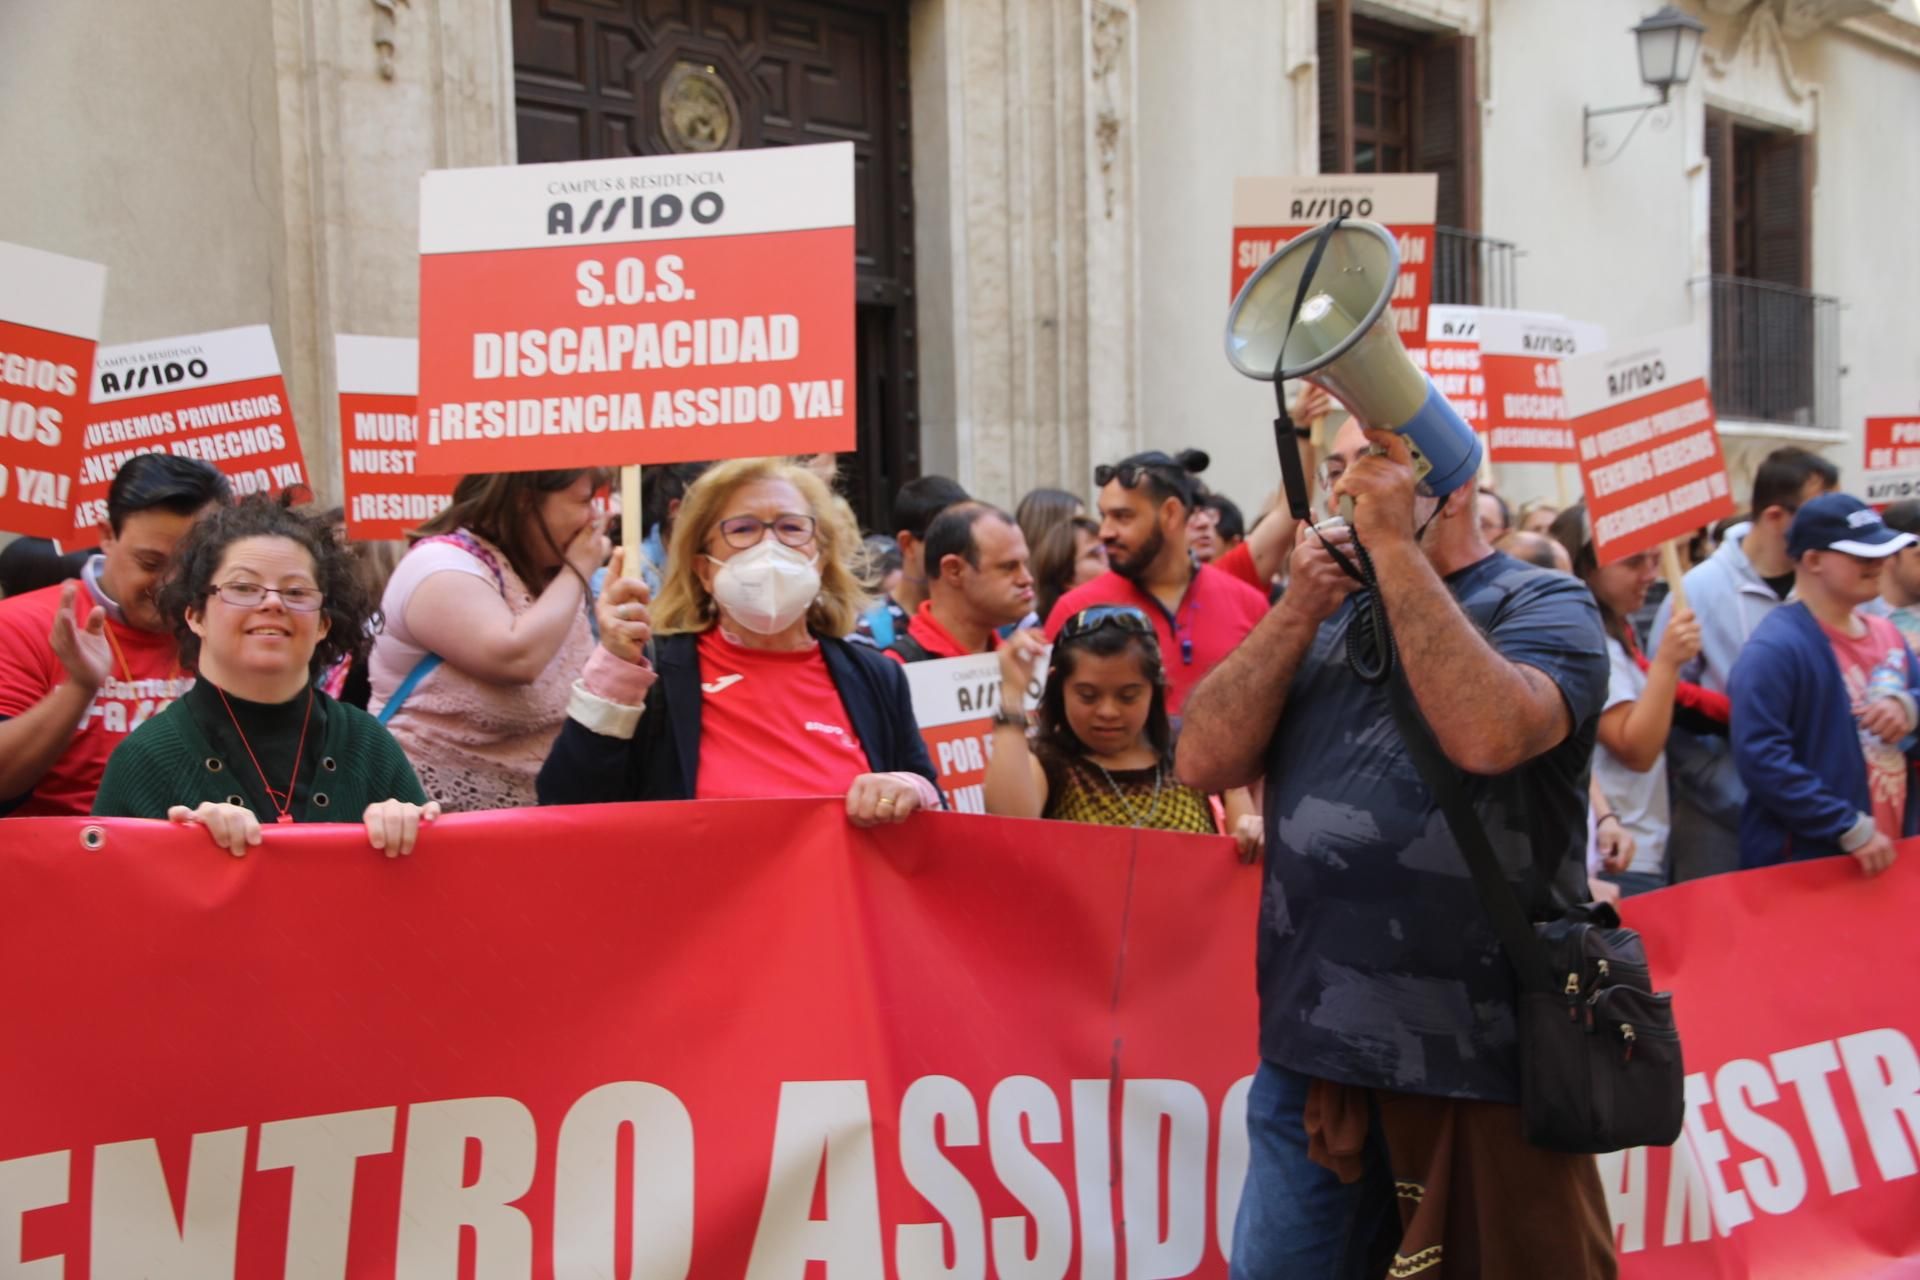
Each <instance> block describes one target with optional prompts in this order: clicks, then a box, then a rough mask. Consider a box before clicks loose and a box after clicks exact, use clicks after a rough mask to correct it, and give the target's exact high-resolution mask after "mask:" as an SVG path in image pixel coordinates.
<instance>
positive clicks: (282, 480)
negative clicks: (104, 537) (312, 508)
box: [72, 324, 313, 530]
mask: <svg viewBox="0 0 1920 1280" xmlns="http://www.w3.org/2000/svg"><path fill="white" fill-rule="evenodd" d="M89 415H90V416H89V418H88V421H87V431H86V451H85V453H84V454H83V455H82V457H81V459H80V471H79V477H78V479H77V481H76V482H75V484H74V507H73V520H72V527H73V528H74V529H75V530H88V529H91V528H93V527H94V526H96V525H98V524H100V523H101V522H102V521H103V520H105V519H106V518H107V488H108V486H110V485H111V484H112V483H113V478H114V477H115V476H116V475H118V474H120V468H121V466H122V465H123V464H124V463H125V462H126V460H127V459H128V458H131V457H134V456H136V455H138V454H142V453H171V454H173V455H175V456H176V457H182V458H198V459H200V460H201V461H202V462H207V463H211V464H212V465H213V466H215V467H218V468H219V469H220V470H221V471H222V472H223V473H225V475H226V477H227V479H228V480H229V481H230V482H231V483H232V485H233V491H234V493H235V494H236V495H239V496H245V495H247V494H252V493H279V492H281V491H282V490H285V489H294V488H307V489H311V488H312V485H313V480H312V478H311V477H310V476H309V475H308V473H307V461H306V458H305V456H304V455H302V453H301V451H300V435H299V433H298V432H297V431H295V430H294V427H293V409H292V406H291V405H290V404H289V403H288V401H287V384H286V380H285V379H284V378H282V377H281V376H280V356H279V354H278V353H277V352H276V351H275V350H274V347H273V330H271V329H269V328H268V327H267V326H266V325H263V324H255V325H247V326H244V327H242V328H239V329H219V330H216V331H214V332H212V333H195V334H188V335H186V336H184V337H179V338H158V339H155V340H154V341H151V342H135V343H130V344H128V345H127V346H124V347H102V348H100V351H99V354H98V356H97V357H96V358H95V360H94V364H93V404H92V407H91V409H90V410H89Z"/></svg>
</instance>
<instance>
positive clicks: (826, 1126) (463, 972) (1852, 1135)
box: [0, 800, 1920, 1280]
mask: <svg viewBox="0 0 1920 1280" xmlns="http://www.w3.org/2000/svg"><path fill="white" fill-rule="evenodd" d="M9 830H10V834H11V838H10V840H9V842H8V844H7V847H6V848H5V849H4V850H0V968H3V969H4V971H5V972H7V973H9V974H12V975H15V977H16V979H17V981H15V982H14V983H13V984H12V987H11V988H10V998H9V1009H8V1034H9V1036H10V1037H11V1038H12V1043H14V1044H16V1045H19V1046H22V1047H23V1048H24V1050H25V1051H22V1052H15V1053H9V1054H4V1055H0V1270H7V1271H11V1272H14V1273H17V1274H19V1275H22V1276H40V1275H43V1274H44V1275H65V1276H69V1277H72V1280H86V1278H87V1277H108V1276H126V1275H176V1276H193V1277H195V1280H238V1278H240V1277H254V1276H278V1275H282V1274H288V1275H294V1274H297V1275H311V1276H323V1275H324V1276H342V1275H352V1276H393V1275H400V1276H408V1277H413V1276H429V1275H447V1276H451V1275H456V1274H464V1273H465V1269H466V1268H472V1269H473V1274H477V1275H483V1276H492V1275H515V1276H530V1277H539V1278H541V1280H546V1278H547V1277H575V1276H587V1275H599V1276H609V1275H612V1276H628V1275H644V1276H649V1277H656V1278H661V1280H665V1278H668V1277H686V1276H700V1277H707V1276H747V1277H775V1276H779V1277H798V1276H801V1275H804V1274H813V1275H823V1276H826V1277H828V1278H829V1280H832V1278H833V1277H840V1276H855V1275H858V1276H882V1275H900V1276H907V1275H923V1274H935V1273H938V1272H940V1271H942V1270H943V1268H944V1267H947V1266H954V1267H956V1268H957V1269H958V1270H960V1271H961V1272H963V1273H965V1274H971V1275H984V1274H996V1275H1014V1274H1036V1273H1041V1272H1043V1273H1044V1274H1047V1275H1049V1276H1061V1275H1074V1276H1081V1277H1097V1278H1099V1280H1112V1278H1113V1277H1114V1276H1116V1275H1120V1274H1125V1275H1128V1276H1160V1277H1179V1276H1200V1277H1224V1276H1225V1275H1226V1265H1225V1259H1226V1256H1227V1250H1228V1248H1229V1245H1230V1241H1231V1238H1232V1225H1233V1218H1234V1213H1235V1210H1236V1208H1237V1206H1238V1201H1239V1196H1240V1190H1241V1182H1242V1179H1243V1176H1244V1171H1245V1168H1246V1161H1247V1142H1246V1131H1245V1114H1246V1100H1247V1090H1248V1087H1249V1077H1250V1073H1251V1070H1252V1068H1253V1067H1254V1065H1255V1063H1256V1062H1257V1046H1256V1044H1255V1028H1256V1025H1257V1019H1256V1011H1255V995H1254V988H1253V983H1252V982H1251V981H1250V977H1251V974H1252V972H1253V960H1254V938H1255V928H1256V915H1257V901H1258V896H1259V887H1260V876H1261V871H1260V870H1259V868H1257V867H1242V866H1240V865H1238V863H1237V862H1236V860H1235V858H1234V856H1233V853H1232V844H1231V842H1229V841H1227V840H1225V839H1223V838H1219V837H1205V836H1184V835H1174V834H1171V833H1166V832H1152V831H1128V830H1115V829H1114V828H1111V827H1095V826H1083V825H1079V824H1075V823H1048V824H1045V825H1041V824H1037V823H1032V822H1018V821H1012V820H1006V819H994V818H978V817H970V816H964V815H952V814H937V813H936V814H919V815H915V816H914V817H913V818H911V819H910V820H909V821H908V822H907V823H905V824H903V825H901V826H883V827H880V828H877V829H874V830H872V831H860V830H856V829H854V828H852V827H850V826H849V825H848V823H847V821H846V818H845V813H844V803H843V802H841V801H839V800H783V801H747V802H718V803H680V804H644V805H619V806H614V805H606V806H587V807H580V808H561V809H543V810H540V811H538V812H497V813H476V814H455V815H450V816H449V817H446V818H443V819H441V820H440V821H439V822H437V823H435V824H434V825H433V826H432V827H431V828H429V829H428V830H426V831H425V832H423V833H422V836H421V841H420V845H419V847H418V849H416V851H415V852H414V854H413V855H412V857H411V858H408V859H402V860H397V861H390V860H388V859H385V858H381V857H379V856H377V855H376V854H374V853H373V852H372V851H371V850H369V849H368V848H367V844H366V835H365V833H364V832H363V831H362V830H361V829H360V828H359V827H358V826H294V827H272V826H270V827H268V828H267V830H266V832H265V833H264V841H265V843H264V844H263V845H262V846H261V848H260V849H258V850H256V851H255V853H254V854H253V855H252V856H250V857H247V858H245V859H234V858H230V857H228V856H227V855H225V854H222V853H219V852H216V851H215V850H214V849H213V848H212V847H211V846H210V844H209V842H208V840H207V838H206V834H205V832H204V831H201V830H199V829H196V828H179V827H172V826H169V825H168V824H166V823H161V822H129V821H117V820H116V821H100V822H89V821H86V820H82V819H15V820H12V821H11V822H10V823H9ZM718 849H724V850H726V851H727V853H726V856H725V857H715V856H713V853H714V851H715V850H718ZM1625 912H1626V922H1627V923H1628V924H1629V925H1630V926H1631V927H1633V928H1635V929H1638V930H1639V931H1640V932H1641V935H1642V937H1643V938H1644V939H1645V941H1646V945H1647V951H1648V955H1649V956H1650V958H1651V960H1652V963H1653V985H1654V986H1655V988H1656V989H1659V990H1665V991H1670V992H1672V994H1673V999H1674V1009H1675V1013H1676V1015H1677V1017H1678V1019H1679V1024H1680V1030H1681V1035H1682V1038H1683V1041H1684V1052H1685V1057H1686V1065H1687V1070H1688V1076H1687V1081H1686V1089H1687V1098H1688V1106H1687V1121H1686V1127H1685V1130H1684V1132H1683V1134H1682V1137H1681V1139H1680V1141H1679V1142H1678V1143H1677V1144H1676V1145H1675V1146H1674V1147H1672V1148H1670V1149H1644V1148H1642V1149H1635V1150H1632V1151H1626V1152H1619V1153H1615V1154H1612V1155H1606V1156H1601V1157H1599V1169H1600V1175H1601V1181H1602V1184H1603V1187H1604V1189H1605V1192H1606V1195H1607V1200H1608V1206H1609V1209H1610V1210H1611V1213H1612V1216H1613V1222H1614V1229H1615V1235H1616V1240H1617V1242H1618V1247H1619V1250H1620V1261H1621V1275H1622V1276H1623V1277H1625V1278H1626V1280H1668V1277H1674V1278H1676V1280H1677V1278H1679V1277H1694V1276H1703V1275H1705V1276H1719V1277H1725V1278H1726V1280H1799V1278H1800V1277H1805V1276H1819V1277H1821V1278H1822V1280H1868V1278H1869V1277H1885V1276H1893V1275H1910V1274H1913V1272H1914V1270H1915V1269H1916V1267H1920V1215H1916V1214H1914V1213H1913V1212H1912V1206H1913V1203H1914V1192H1915V1188H1916V1187H1920V1161H1917V1159H1916V1157H1917V1156H1920V1150H1917V1148H1920V1055H1917V1054H1916V1051H1915V1042H1916V1040H1920V1006H1916V1004H1915V1002H1914V1001H1913V999H1912V998H1911V994H1910V992H1909V990H1908V987H1907V985H1906V984H1904V983H1902V982H1899V981H1888V980H1887V978H1888V975H1900V974H1907V973H1911V972H1913V971H1914V969H1915V966H1916V965H1920V934H1917V933H1916V932H1915V931H1914V930H1912V929H1911V928H1909V927H1907V923H1906V922H1908V921H1910V920H1911V919H1912V918H1913V917H1914V915H1915V914H1916V913H1920V841H1908V842H1906V844H1905V846H1904V847H1903V849H1902V856H1901V858H1900V860H1899V861H1898V862H1896V863H1895V865H1894V867H1893V868H1892V870H1890V871H1888V872H1887V873H1886V874H1884V875H1882V876H1879V877H1876V878H1873V879H1868V878H1866V877H1864V876H1862V875H1860V873H1859V871H1858V870H1857V868H1856V867H1855V865H1854V864H1853V862H1852V861H1851V860H1850V859H1846V858H1826V859H1817V860H1814V861H1811V862H1803V863H1795V864H1791V865H1788V866H1782V867H1775V868H1770V869H1767V870H1764V871H1746V872H1739V873H1737V874H1733V875H1725V876H1716V877H1713V878H1711V879H1707V880H1699V881H1694V882H1691V883H1688V884H1684V885H1679V886H1676V887H1673V888H1669V889H1663V890H1660V891H1658V892H1656V893H1651V894H1645V895H1642V896H1640V897H1637V898H1633V899H1630V900H1628V902H1627V903H1626V906H1625ZM1789 936H1792V937H1802V936H1804V937H1814V938H1831V937H1845V938H1847V939H1850V940H1851V944H1850V945H1848V946H1844V947H1826V948H1815V949H1813V950H1812V951H1808V950H1806V949H1804V948H1803V949H1794V948H1786V947H1779V946H1772V945H1767V944H1766V943H1765V942H1764V940H1766V939H1775V938H1781V937H1789ZM1756 939H1759V940H1762V941H1761V942H1758V943H1756V941H1755V940H1756ZM236 957H239V958H240V959H241V961H243V962H238V963H237V962H236ZM1760 997H1763V998H1760ZM76 1011H81V1012H80V1013H76ZM1391 1051H1392V1049H1391V1046H1383V1052H1388V1053H1390V1052H1391ZM290 1258H291V1259H293V1263H292V1265H291V1266H290V1265H289V1259H290ZM463 1258H464V1259H465V1261H464V1262H463V1261H462V1259H463ZM949 1259H950V1260H951V1261H948V1260H949ZM1902 1259H1905V1260H1906V1262H1905V1263H1904V1267H1905V1269H1904V1270H1903V1269H1902V1266H1903V1264H1902V1263H1901V1261H1900V1260H1902ZM823 1263H824V1266H822V1265H821V1264H823ZM1039 1264H1044V1265H1039ZM1122 1268H1124V1270H1122Z"/></svg>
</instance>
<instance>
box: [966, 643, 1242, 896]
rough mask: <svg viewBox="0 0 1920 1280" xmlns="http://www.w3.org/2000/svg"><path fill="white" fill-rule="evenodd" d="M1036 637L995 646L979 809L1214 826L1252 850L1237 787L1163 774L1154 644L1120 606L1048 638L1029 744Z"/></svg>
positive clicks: (1161, 689)
mask: <svg viewBox="0 0 1920 1280" xmlns="http://www.w3.org/2000/svg"><path fill="white" fill-rule="evenodd" d="M1041 648H1042V644H1041V641H1040V640H1039V639H1038V638H1037V637H1035V636H1033V635H1031V634H1024V633H1023V634H1021V635H1016V636H1014V637H1013V638H1012V639H1011V640H1009V641H1008V642H1007V643H1006V644H1004V645H1002V646H1001V648H1000V678H1001V692H1000V707H1001V711H1000V714H999V715H997V716H996V717H995V718H994V726H993V730H994V732H993V754H992V756H991V758H990V759H989V760H988V762H987V779H986V801H987V812H988V813H991V814H997V815H1000V816H1002V817H1009V818H1058V819H1061V820H1062V821H1066V822H1092V823H1099V824H1102V825H1105V826H1114V827H1145V828H1150V829H1153V830H1158V831H1192V832H1196V833H1200V834H1205V835H1212V834H1216V833H1219V832H1221V831H1222V829H1223V827H1224V829H1225V831H1226V832H1227V833H1228V834H1231V835H1232V836H1233V837H1234V839H1235V840H1236V841H1237V842H1238V844H1239V846H1240V854H1241V857H1242V858H1244V859H1247V860H1251V859H1252V858H1254V857H1256V856H1257V855H1258V854H1259V851H1260V846H1261V843H1262V841H1263V840H1264V835H1263V831H1264V827H1263V824H1262V823H1261V821H1260V816H1259V814H1257V813H1255V812H1254V810H1253V802H1252V798H1251V796H1250V795H1249V794H1248V793H1247V792H1246V790H1245V789H1240V790H1236V791H1233V792H1230V793H1228V795H1227V796H1226V797H1224V804H1223V809H1224V821H1223V820H1221V819H1218V818H1216V816H1215V810H1214V806H1213V803H1212V801H1211V800H1210V799H1209V798H1208V797H1207V796H1206V795H1205V794H1204V793H1202V792H1199V791H1195V790H1194V789H1193V788H1192V787H1189V786H1186V785H1184V784H1182V783H1181V782H1180V781H1178V780H1177V779H1176V778H1175V777H1174V776H1173V728H1172V724H1171V722H1170V721H1169V719H1168V716H1167V683H1166V676H1165V673H1164V672H1163V670H1162V667H1161V662H1160V642H1159V640H1158V639H1157V638H1156V636H1155V634H1154V628H1153V623H1152V622H1151V621H1149V620H1148V618H1147V615H1146V614H1145V613H1144V612H1142V611H1141V610H1139V609H1136V608H1133V607H1132V606H1131V605H1093V606H1091V607H1090V608H1086V609H1082V610H1081V611H1080V612H1079V613H1076V614H1074V615H1073V616H1072V617H1070V618H1068V619H1067V621H1066V623H1065V624H1064V625H1063V626H1062V627H1061V628H1060V635H1059V638H1058V639H1057V640H1056V641H1055V642H1054V646H1053V660H1052V663H1051V664H1050V666H1049V669H1048V671H1047V686H1046V691H1045V692H1044V693H1043V694H1042V695H1041V698H1040V724H1039V727H1038V729H1037V730H1036V732H1035V733H1034V735H1033V740H1032V742H1031V744H1029V742H1028V736H1027V718H1026V715H1025V714H1024V713H1023V712H1019V711H1011V710H1009V708H1015V707H1024V706H1025V705H1026V693H1027V689H1028V688H1029V687H1030V686H1031V682H1032V680H1033V673H1034V667H1035V664H1036V663H1037V662H1038V660H1039V656H1040V652H1041Z"/></svg>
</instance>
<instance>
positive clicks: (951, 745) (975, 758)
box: [907, 649, 1053, 813]
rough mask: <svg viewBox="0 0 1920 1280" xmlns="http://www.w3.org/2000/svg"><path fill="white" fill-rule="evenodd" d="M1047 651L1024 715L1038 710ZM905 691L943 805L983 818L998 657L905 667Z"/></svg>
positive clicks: (1036, 667) (997, 691) (996, 699)
mask: <svg viewBox="0 0 1920 1280" xmlns="http://www.w3.org/2000/svg"><path fill="white" fill-rule="evenodd" d="M1052 652H1053V651H1052V650H1051V649H1047V650H1043V651H1042V652H1041V655H1040V658H1039V660H1038V661H1037V662H1036V663H1035V664H1034V681H1033V685H1032V687H1030V688H1029V689H1028V690H1027V706H1026V709H1027V710H1028V711H1029V712H1031V711H1032V710H1033V709H1034V708H1036V707H1038V706H1039V705H1040V693H1041V690H1042V689H1044V688H1045V687H1046V681H1047V661H1048V658H1049V656H1050V655H1051V654H1052ZM907 688H908V690H909V691H910V692H911V693H912V695H913V718H914V721H915V723H917V724H918V725H919V726H920V736H921V737H923V738H925V739H926V742H927V755H928V756H930V757H931V758H932V760H933V768H934V772H936V773H938V774H939V775H940V776H939V784H940V790H941V791H942V792H944V793H945V794H946V796H947V803H948V804H950V805H952V806H953V808H955V809H957V810H959V811H960V812H961V813H985V812H986V811H987V803H986V796H985V794H984V792H983V784H984V783H985V781H986V776H987V761H988V759H989V758H991V757H992V755H993V717H994V713H995V712H997V711H999V709H1000V657H999V655H998V654H994V653H976V654H973V655H971V656H969V657H965V658H935V659H932V660H931V661H927V662H909V663H908V664H907Z"/></svg>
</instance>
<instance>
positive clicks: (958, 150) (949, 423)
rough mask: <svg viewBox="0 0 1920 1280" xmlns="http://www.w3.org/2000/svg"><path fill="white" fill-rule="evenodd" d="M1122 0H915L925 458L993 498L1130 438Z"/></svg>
mask: <svg viewBox="0 0 1920 1280" xmlns="http://www.w3.org/2000/svg"><path fill="white" fill-rule="evenodd" d="M1136 26H1137V24H1136V18H1135V13H1134V8H1133V3H1132V0H992V2H991V3H983V2H982V0H917V3H916V4H915V5H914V9H913V14H912V37H911V44H912V63H913V65H912V94H913V129H914V151H915V155H916V156H917V158H918V159H917V165H916V170H915V176H914V197H915V205H916V208H917V210H918V216H917V220H916V255H915V256H916V262H917V277H918V278H917V288H918V292H919V299H918V302H919V316H918V325H919V330H920V352H921V365H920V369H921V377H920V417H921V424H922V426H921V437H922V454H923V457H924V458H925V463H924V465H925V469H926V470H928V471H937V472H945V473H948V474H952V475H954V476H956V477H957V478H958V479H960V480H961V482H962V483H963V484H965V485H966V486H967V487H968V488H969V489H970V490H972V491H973V492H976V493H978V494H980V495H981V496H982V497H983V498H987V499H989V500H992V501H995V502H1001V503H1005V504H1008V505H1011V504H1012V503H1014V502H1016V501H1017V500H1018V499H1019V497H1020V495H1021V494H1022V493H1023V492H1025V491H1026V490H1027V489H1029V488H1032V487H1034V486H1037V485H1053V486H1058V487H1061V488H1065V489H1069V490H1072V491H1074V492H1077V493H1083V492H1089V491H1090V490H1091V487H1092V477H1091V474H1090V470H1091V467H1092V465H1093V462H1094V461H1095V460H1097V459H1099V458H1103V457H1117V456H1119V455H1121V454H1123V453H1126V452H1129V451H1130V450H1131V449H1132V448H1133V447H1134V443H1135V441H1136V439H1137V431H1138V424H1137V409H1136V406H1137V404H1138V385H1139V380H1138V374H1137V368H1138V364H1139V359H1138V357H1139V352H1138V338H1137V327H1136V316H1137V311H1138V267H1137V261H1138V255H1137V246H1136V243H1135V230H1134V226H1135V224H1134V174H1135V148H1136V140H1135V125H1134V110H1135V107H1134V100H1135V99H1134V94H1135V89H1134V86H1135V79H1136V77H1135V66H1136V50H1135V33H1136Z"/></svg>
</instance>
